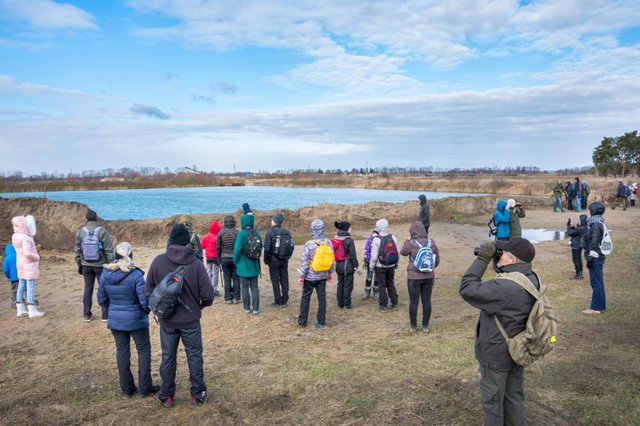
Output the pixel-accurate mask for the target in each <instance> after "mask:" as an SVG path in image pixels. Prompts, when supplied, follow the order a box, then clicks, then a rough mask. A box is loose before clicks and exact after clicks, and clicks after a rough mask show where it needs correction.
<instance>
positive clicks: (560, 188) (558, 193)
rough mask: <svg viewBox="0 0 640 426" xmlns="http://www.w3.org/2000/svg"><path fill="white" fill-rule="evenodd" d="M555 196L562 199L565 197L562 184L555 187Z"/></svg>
mask: <svg viewBox="0 0 640 426" xmlns="http://www.w3.org/2000/svg"><path fill="white" fill-rule="evenodd" d="M553 195H554V196H556V197H562V196H563V195H564V186H562V184H561V183H557V184H556V186H554V187H553Z"/></svg>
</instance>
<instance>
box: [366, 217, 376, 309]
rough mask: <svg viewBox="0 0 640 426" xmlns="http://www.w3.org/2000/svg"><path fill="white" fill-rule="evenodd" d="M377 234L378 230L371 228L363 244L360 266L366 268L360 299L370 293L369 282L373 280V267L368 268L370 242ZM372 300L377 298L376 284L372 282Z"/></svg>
mask: <svg viewBox="0 0 640 426" xmlns="http://www.w3.org/2000/svg"><path fill="white" fill-rule="evenodd" d="M377 236H378V231H377V230H375V229H374V230H373V232H371V235H369V238H368V239H367V243H366V244H365V245H364V260H363V261H362V267H363V268H364V269H366V270H367V275H366V277H365V280H364V293H362V300H367V299H368V298H369V296H370V295H371V283H372V282H373V269H371V268H369V260H370V259H371V244H372V243H373V239H374V238H375V237H377ZM373 300H378V285H377V284H375V283H374V284H373Z"/></svg>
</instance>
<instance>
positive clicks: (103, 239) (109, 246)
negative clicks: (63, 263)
mask: <svg viewBox="0 0 640 426" xmlns="http://www.w3.org/2000/svg"><path fill="white" fill-rule="evenodd" d="M85 227H86V228H87V229H88V230H89V231H93V230H95V229H96V228H97V227H100V229H98V231H97V232H96V235H97V236H98V239H99V240H100V243H101V244H102V250H101V251H100V259H99V260H96V261H94V262H91V261H87V260H84V259H83V258H82V240H83V238H84V236H85V235H86V233H85V232H84V228H85ZM75 253H76V264H77V265H78V266H93V267H96V268H101V267H102V265H104V264H105V263H110V262H113V260H114V259H115V258H116V254H115V251H114V249H113V243H112V241H111V236H110V235H109V231H107V229H106V228H105V227H103V226H101V225H100V224H98V222H96V221H95V220H90V221H89V222H87V224H86V225H85V226H83V227H82V228H80V229H78V232H77V233H76V245H75Z"/></svg>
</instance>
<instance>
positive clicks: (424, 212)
mask: <svg viewBox="0 0 640 426" xmlns="http://www.w3.org/2000/svg"><path fill="white" fill-rule="evenodd" d="M418 198H419V199H420V212H419V213H418V220H419V221H420V222H422V224H423V225H424V226H425V227H428V226H431V209H430V208H429V202H428V201H427V197H425V196H424V195H422V194H420V195H418Z"/></svg>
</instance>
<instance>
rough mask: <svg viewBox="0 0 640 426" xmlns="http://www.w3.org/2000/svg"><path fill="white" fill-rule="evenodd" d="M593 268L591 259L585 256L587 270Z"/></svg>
mask: <svg viewBox="0 0 640 426" xmlns="http://www.w3.org/2000/svg"><path fill="white" fill-rule="evenodd" d="M592 267H593V257H591V256H587V269H591V268H592Z"/></svg>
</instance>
